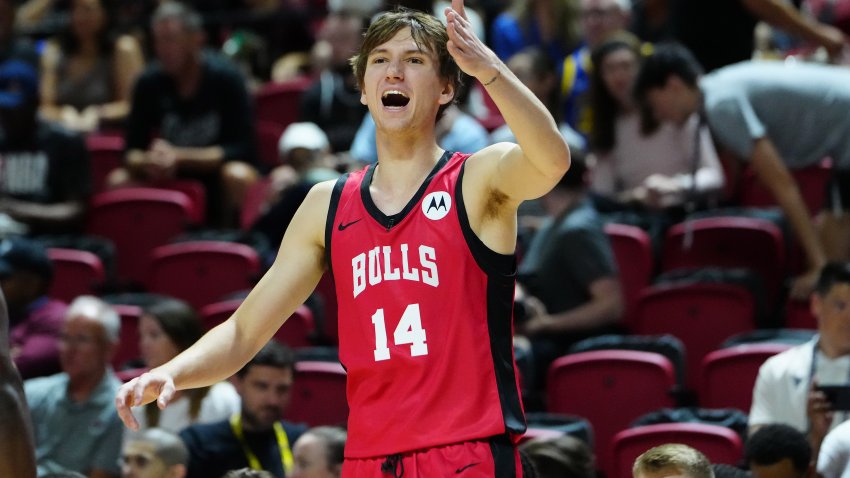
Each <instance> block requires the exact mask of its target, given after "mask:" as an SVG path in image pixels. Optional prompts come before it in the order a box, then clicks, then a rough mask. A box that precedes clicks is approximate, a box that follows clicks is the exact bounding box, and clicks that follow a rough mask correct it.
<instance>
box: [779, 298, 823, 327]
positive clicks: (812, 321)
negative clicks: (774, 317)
mask: <svg viewBox="0 0 850 478" xmlns="http://www.w3.org/2000/svg"><path fill="white" fill-rule="evenodd" d="M785 327H786V328H789V329H813V330H814V329H817V328H818V319H817V318H816V317H815V315H814V314H812V310H811V308H810V306H809V301H808V300H794V299H788V302H786V303H785Z"/></svg>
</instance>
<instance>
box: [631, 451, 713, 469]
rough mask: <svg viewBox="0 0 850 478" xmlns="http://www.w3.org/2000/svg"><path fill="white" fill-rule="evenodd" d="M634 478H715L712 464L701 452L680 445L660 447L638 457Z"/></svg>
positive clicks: (634, 467)
mask: <svg viewBox="0 0 850 478" xmlns="http://www.w3.org/2000/svg"><path fill="white" fill-rule="evenodd" d="M632 474H633V475H634V478H664V477H669V478H713V477H714V473H713V471H712V470H711V463H709V461H708V459H707V458H706V457H705V455H703V454H702V453H700V452H699V451H697V450H695V449H693V448H691V447H689V446H687V445H681V444H678V443H670V444H667V445H660V446H657V447H655V448H651V449H649V450H647V451H646V452H645V453H644V454H642V455H640V456H639V457H637V459H636V460H635V464H634V466H633V467H632Z"/></svg>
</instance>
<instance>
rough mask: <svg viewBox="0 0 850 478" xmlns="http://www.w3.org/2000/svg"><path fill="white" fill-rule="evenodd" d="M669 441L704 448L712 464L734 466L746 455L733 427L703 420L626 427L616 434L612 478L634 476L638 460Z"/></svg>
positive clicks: (613, 446)
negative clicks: (633, 469) (712, 423)
mask: <svg viewBox="0 0 850 478" xmlns="http://www.w3.org/2000/svg"><path fill="white" fill-rule="evenodd" d="M666 443H682V444H684V445H688V446H691V447H693V448H695V449H697V450H699V451H701V452H702V453H703V454H704V455H705V456H706V457H707V458H708V460H709V461H710V462H711V463H725V464H727V465H735V464H737V463H738V461H739V460H740V459H741V457H742V456H743V445H742V444H741V438H740V437H739V436H738V434H737V433H735V432H734V431H733V430H730V429H729V428H726V427H720V426H717V425H707V424H704V423H662V424H658V425H646V426H642V427H637V428H632V429H629V430H623V431H622V432H620V433H618V434H617V436H615V437H614V442H613V444H612V452H611V455H612V456H613V459H614V466H613V469H614V473H613V474H610V475H609V476H612V477H615V476H616V477H628V476H632V465H633V464H634V462H635V459H636V458H637V457H638V456H640V455H641V454H642V453H643V452H645V451H646V450H648V449H650V448H653V447H656V446H659V445H663V444H666Z"/></svg>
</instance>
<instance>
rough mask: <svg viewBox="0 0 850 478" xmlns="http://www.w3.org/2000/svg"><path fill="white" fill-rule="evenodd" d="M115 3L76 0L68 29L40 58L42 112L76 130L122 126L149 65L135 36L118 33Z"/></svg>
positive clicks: (49, 45)
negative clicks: (115, 33) (136, 85)
mask: <svg viewBox="0 0 850 478" xmlns="http://www.w3.org/2000/svg"><path fill="white" fill-rule="evenodd" d="M110 1H111V0H74V1H73V2H72V6H71V23H70V25H69V26H68V29H67V30H66V31H65V32H63V33H61V34H60V35H59V37H58V38H55V39H53V40H51V41H49V42H48V43H47V45H46V46H45V49H44V51H43V53H42V56H41V69H42V77H41V113H42V114H43V115H44V116H45V117H47V118H49V119H52V120H55V121H61V122H62V124H64V125H65V126H66V127H68V128H70V129H73V130H78V131H85V132H89V131H94V130H97V129H98V128H99V127H100V126H101V125H104V126H110V125H112V126H116V125H121V124H122V123H123V121H124V119H125V118H126V117H127V112H128V111H129V109H130V95H131V92H132V88H133V83H134V82H135V81H136V77H137V76H138V75H139V73H141V71H142V68H143V67H144V58H143V56H142V51H141V48H140V46H139V44H138V42H137V41H136V39H135V38H133V37H132V36H129V35H122V36H119V37H117V38H114V37H113V31H112V21H113V17H112V16H113V12H112V11H111V10H110V9H109V8H107V7H108V5H109V2H110Z"/></svg>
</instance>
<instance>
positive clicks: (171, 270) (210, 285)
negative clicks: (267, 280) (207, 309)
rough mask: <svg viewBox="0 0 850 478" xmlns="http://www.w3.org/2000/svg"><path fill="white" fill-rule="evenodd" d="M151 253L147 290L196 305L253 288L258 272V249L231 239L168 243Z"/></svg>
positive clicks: (205, 303) (197, 306)
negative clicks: (229, 240)
mask: <svg viewBox="0 0 850 478" xmlns="http://www.w3.org/2000/svg"><path fill="white" fill-rule="evenodd" d="M150 257H151V264H150V275H149V279H148V281H147V288H148V291H150V292H154V293H159V294H166V295H170V296H173V297H177V298H179V299H183V300H185V301H186V302H188V303H190V304H192V305H193V306H194V307H196V308H200V307H203V306H204V305H207V304H211V303H213V302H215V301H217V300H220V299H221V298H222V297H223V296H224V295H227V294H229V293H232V292H238V291H241V290H245V289H250V288H252V287H253V286H254V283H255V281H256V279H257V276H258V274H259V273H260V258H259V256H258V255H257V252H256V251H255V250H254V249H252V248H251V247H250V246H246V245H245V244H238V243H233V242H224V241H189V242H180V243H176V244H168V245H165V246H161V247H158V248H156V249H154V250H153V252H152V253H151V256H150Z"/></svg>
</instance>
